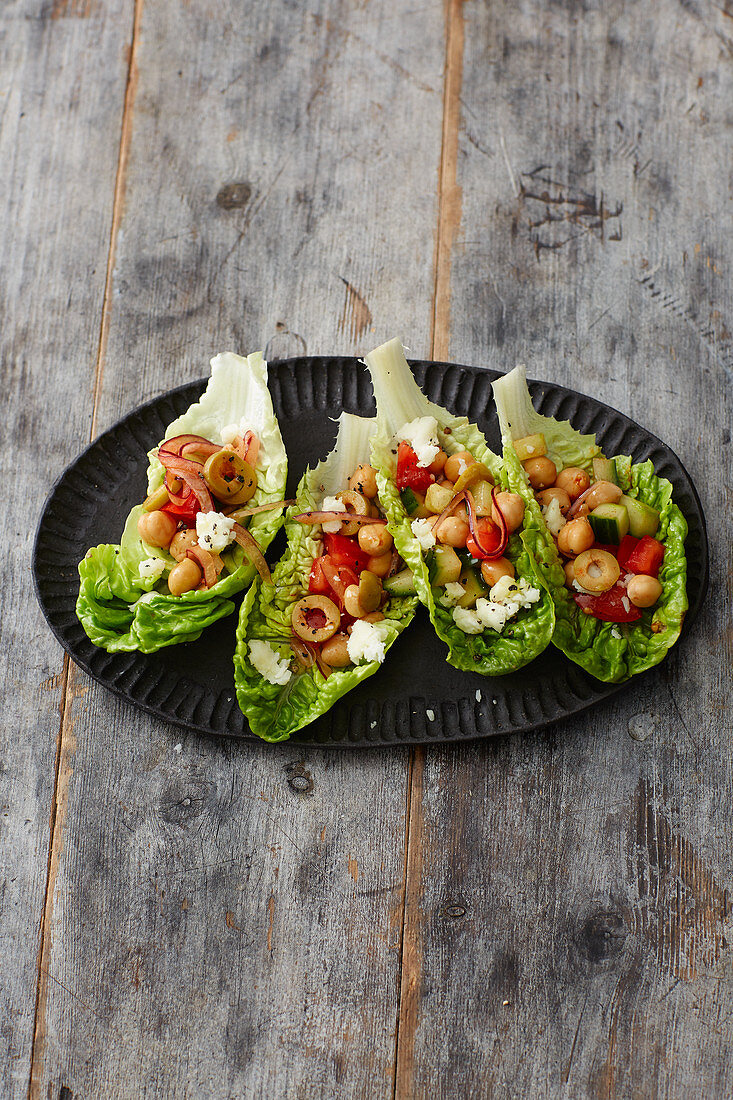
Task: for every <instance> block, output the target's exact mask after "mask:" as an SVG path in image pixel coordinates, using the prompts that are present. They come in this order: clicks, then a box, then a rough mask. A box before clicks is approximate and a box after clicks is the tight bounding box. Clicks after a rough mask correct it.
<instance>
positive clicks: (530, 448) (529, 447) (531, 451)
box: [504, 443, 535, 1004]
mask: <svg viewBox="0 0 733 1100" xmlns="http://www.w3.org/2000/svg"><path fill="white" fill-rule="evenodd" d="M524 449H525V451H526V452H527V454H528V455H533V454H534V452H535V447H534V444H532V443H527V444H526V445H525V448H524ZM506 1003H507V1002H506V1001H504V1004H506Z"/></svg>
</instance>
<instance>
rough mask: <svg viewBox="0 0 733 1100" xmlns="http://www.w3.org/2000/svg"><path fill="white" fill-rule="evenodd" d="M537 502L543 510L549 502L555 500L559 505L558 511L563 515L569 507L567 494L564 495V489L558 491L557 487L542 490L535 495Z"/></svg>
mask: <svg viewBox="0 0 733 1100" xmlns="http://www.w3.org/2000/svg"><path fill="white" fill-rule="evenodd" d="M537 500H538V501H539V502H540V504H541V505H542V507H543V508H544V507H545V506H546V505H547V504H549V503H550V501H551V500H556V501H557V502H558V504H559V505H560V511H561V512H562V514H563V515H565V513H566V512H567V510H568V508H569V507H570V496H569V494H568V493H566V492H565V490H564V489H558V487H557V486H554V488H552V489H543V490H542V492H541V493H538V494H537Z"/></svg>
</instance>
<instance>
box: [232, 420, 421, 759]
mask: <svg viewBox="0 0 733 1100" xmlns="http://www.w3.org/2000/svg"><path fill="white" fill-rule="evenodd" d="M374 429H375V422H374V420H367V419H365V418H363V417H360V416H352V415H351V414H350V413H342V414H341V416H340V418H339V429H338V437H337V439H336V445H335V447H334V449H333V450H332V451H331V453H330V455H329V456H328V457H327V458H326V459H324V461H322V462H319V463H318V465H317V466H316V467H315V468H314V469H308V470H306V472H305V474H304V475H303V477H302V478H301V481H300V484H299V485H298V490H297V494H296V499H295V504H293V505H292V506H291V507H290V508H289V509H288V512H287V515H286V520H285V530H286V532H287V537H288V543H287V548H286V550H285V553H284V554H283V556H282V558H281V559H280V561H279V562H278V563H277V565H276V566H275V568H274V569H273V572H272V581H271V583H268V582H266V581H260V580H257V581H256V582H255V583H254V584H253V585H252V587H251V588H250V590H249V592H247V594H246V596H245V598H244V600H243V601H242V607H241V609H240V614H239V625H238V628H237V646H236V651H235V654H234V683H235V687H236V691H237V699H238V701H239V705H240V707H241V709H242V711H243V712H244V714H245V716H246V718H247V721H248V722H249V726H250V729H251V730H252V732H253V733H255V734H257V736H258V737H261V738H262V739H263V740H265V741H285V740H287V738H288V737H290V735H291V734H292V733H295V731H296V730H299V729H302V727H303V726H307V725H309V724H310V723H311V722H313V721H315V719H316V718H318V717H320V715H322V714H325V713H326V711H328V710H329V709H330V708H331V707H332V706H333V705H334V703H335V702H336V700H337V699H340V698H341V696H342V695H345V694H346V693H347V692H348V691H351V689H352V688H355V687H356V686H357V684H360V683H361V682H362V680H366V679H367V678H368V677H369V676H373V675H374V673H375V672H378V671H379V668H380V667H381V662H380V661H376V660H371V661H369V660H367V661H362V662H360V663H359V664H355V665H350V666H347V667H346V668H334V669H333V670H332V672H331V673H330V675H329V676H328V678H326V677H325V676H324V675H323V673H322V672H321V671H320V670H319V668H318V666H317V665H313V666H312V667H311V668H309V669H302V668H296V667H295V664H296V662H295V661H293V660H292V659H293V656H294V654H293V650H292V649H291V646H290V638H291V636H292V629H291V621H292V613H293V607H294V605H295V604H296V603H297V602H298V600H300V599H302V598H303V596H306V595H307V594H308V581H309V577H310V572H311V566H312V564H313V560H314V559H315V558H317V557H319V556H320V555H321V554H323V553H324V542H323V535H322V529H321V526H320V525H318V524H314V525H307V524H302V523H299V522H298V521H297V520H296V519H295V516H297V515H299V514H300V513H301V512H307V511H314V510H317V509H318V508H319V507H320V503H321V501H322V500H323V498H324V496H334V495H335V494H336V493H339V492H341V491H342V490H343V489H345V488H346V483H347V481H348V479H349V477H350V475H351V474H352V473H353V472H354V470H355V469H356V467H357V466H359V465H360V464H361V463H368V462H369V441H370V438H371V435H372V433H373V432H374ZM416 606H417V597H416V596H414V595H408V596H395V595H391V596H390V598H389V600H388V602H387V603H386V604H385V605H384V606H383V607H382V609H381V610H382V613H383V615H384V619H383V620H382V621H381V622H379V623H376V624H375V629H377V630H378V633H379V636H380V639H381V641H382V642H383V643H384V648H385V654H386V653H387V652H388V651H389V648H390V646H391V645H392V644H393V643H394V642H395V641H396V639H397V638H398V637H399V635H400V634H401V633H402V631H403V630H404V629H405V627H407V626H408V625H409V624H410V622H411V621H412V618H413V616H414V614H415V608H416ZM259 641H263V642H267V643H269V645H270V646H271V647H273V649H274V651H275V653H276V654H277V657H278V658H279V659H280V661H281V662H282V664H283V667H285V666H284V662H292V665H291V669H290V675H289V676H288V677H287V682H286V683H283V684H277V683H270V682H269V680H268V679H266V678H265V677H264V676H262V675H261V674H260V673H259V672H258V671H257V669H256V668H255V667H254V665H253V664H252V661H251V659H250V655H251V651H250V645H251V643H252V642H259ZM286 676H287V674H286Z"/></svg>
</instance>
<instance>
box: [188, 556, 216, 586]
mask: <svg viewBox="0 0 733 1100" xmlns="http://www.w3.org/2000/svg"><path fill="white" fill-rule="evenodd" d="M186 557H187V558H192V559H193V561H195V562H197V563H198V564H199V565H200V566H201V568H202V570H203V573H204V584H205V585H206V587H207V588H211V586H212V584H216V578H217V575H218V573H219V572H220V570H217V568H216V563H215V561H214V556H213V554H210V553H209V551H208V550H206V549H205V548H204V547H203V546H192V547H191V548H190V549H189V550H187V551H186Z"/></svg>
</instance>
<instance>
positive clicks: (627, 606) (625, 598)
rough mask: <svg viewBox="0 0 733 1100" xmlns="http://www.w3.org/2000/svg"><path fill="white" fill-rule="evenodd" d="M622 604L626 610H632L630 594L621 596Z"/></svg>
mask: <svg viewBox="0 0 733 1100" xmlns="http://www.w3.org/2000/svg"><path fill="white" fill-rule="evenodd" d="M621 606H622V607H623V609H624V611H626V612H627V613H628V612H629V611H630V610H631V603H630V601H629V597H628V596H622V597H621Z"/></svg>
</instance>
